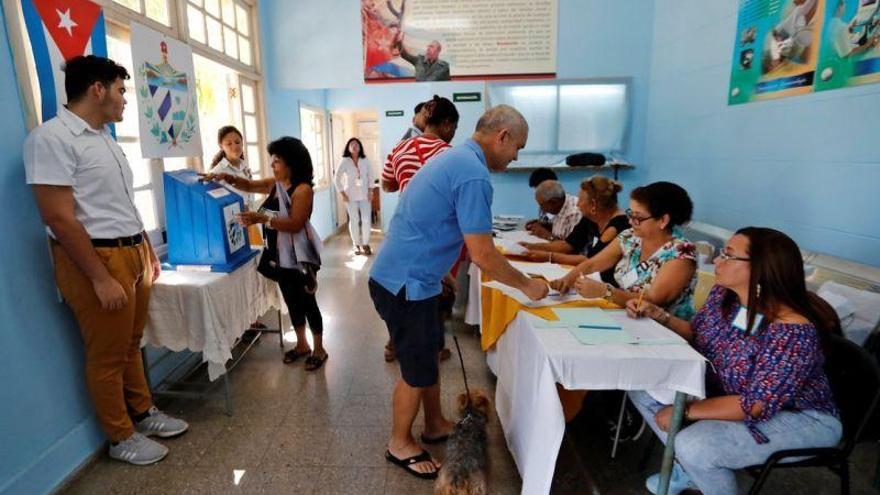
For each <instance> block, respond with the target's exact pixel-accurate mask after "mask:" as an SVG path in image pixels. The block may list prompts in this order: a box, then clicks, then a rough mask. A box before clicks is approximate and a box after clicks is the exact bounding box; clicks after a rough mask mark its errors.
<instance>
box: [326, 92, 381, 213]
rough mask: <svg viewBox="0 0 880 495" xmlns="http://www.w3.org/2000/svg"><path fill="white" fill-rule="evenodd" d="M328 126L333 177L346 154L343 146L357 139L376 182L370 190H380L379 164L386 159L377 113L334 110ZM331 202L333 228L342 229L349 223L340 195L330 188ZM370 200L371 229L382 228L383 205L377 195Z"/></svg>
mask: <svg viewBox="0 0 880 495" xmlns="http://www.w3.org/2000/svg"><path fill="white" fill-rule="evenodd" d="M330 123H331V139H332V147H331V149H332V150H333V157H334V158H333V160H332V164H333V174H334V176H335V174H336V168H337V167H338V166H339V163H340V161H341V160H342V153H343V152H344V151H345V144H346V143H347V142H348V140H349V139H351V138H353V137H356V138H358V139H360V141H361V143H362V144H363V145H364V154H365V155H366V156H367V159H368V160H369V161H370V168H371V170H372V172H373V177H375V178H376V181H375V182H374V184H373V187H375V188H379V187H380V180H379V179H380V177H381V174H382V164H383V163H384V162H385V157H384V156H381V151H380V150H381V149H382V148H381V140H380V139H381V137H380V128H379V114H378V113H377V112H376V110H371V109H361V110H335V111H333V112H331V114H330ZM333 190H334V194H333V201H334V203H335V207H334V211H335V212H336V225H337V227H339V228H341V227H342V226H343V225H345V223H346V222H347V221H348V212H347V211H346V209H345V204H344V203H343V201H342V195H341V194H340V193H339V191H336V187H335V186H333ZM374 196H375V199H374V200H373V226H374V228H376V227H377V226H381V225H382V223H381V220H382V217H381V212H382V205H381V203H380V196H381V195H380V194H375V195H374Z"/></svg>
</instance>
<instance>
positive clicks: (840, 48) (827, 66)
mask: <svg viewBox="0 0 880 495" xmlns="http://www.w3.org/2000/svg"><path fill="white" fill-rule="evenodd" d="M827 2H828V3H827V4H826V6H825V27H824V29H823V33H822V50H821V52H820V54H819V63H818V67H817V69H816V72H817V74H818V78H817V79H816V91H824V90H829V89H837V88H845V87H849V86H856V85H860V84H869V83H875V82H878V81H880V0H827Z"/></svg>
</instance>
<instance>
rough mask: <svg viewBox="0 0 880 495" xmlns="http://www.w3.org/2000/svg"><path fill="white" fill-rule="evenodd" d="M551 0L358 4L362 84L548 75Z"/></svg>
mask: <svg viewBox="0 0 880 495" xmlns="http://www.w3.org/2000/svg"><path fill="white" fill-rule="evenodd" d="M557 12H558V6H557V0H361V21H362V37H363V47H364V80H365V81H366V82H368V83H375V82H404V81H405V82H411V81H448V80H455V79H483V78H492V77H522V76H528V77H553V76H554V75H555V74H556V46H557V28H556V25H557Z"/></svg>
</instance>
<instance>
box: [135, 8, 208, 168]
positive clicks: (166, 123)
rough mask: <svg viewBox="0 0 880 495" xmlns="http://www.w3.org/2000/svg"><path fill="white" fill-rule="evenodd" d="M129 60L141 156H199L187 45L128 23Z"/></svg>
mask: <svg viewBox="0 0 880 495" xmlns="http://www.w3.org/2000/svg"><path fill="white" fill-rule="evenodd" d="M131 58H132V67H133V70H134V74H132V78H133V79H134V83H135V92H136V93H137V95H136V96H137V101H138V126H139V131H140V142H141V153H142V154H143V156H144V158H165V157H174V156H201V155H202V139H201V136H200V134H199V112H198V109H197V107H196V103H197V99H196V78H195V70H194V69H193V58H192V50H191V49H190V47H189V46H187V45H185V44H183V43H181V42H180V41H177V40H176V39H174V38H170V37H168V36H165V35H164V34H162V33H160V32H158V31H154V30H152V29H150V28H148V27H146V26H142V25H140V24H138V23H136V22H132V23H131Z"/></svg>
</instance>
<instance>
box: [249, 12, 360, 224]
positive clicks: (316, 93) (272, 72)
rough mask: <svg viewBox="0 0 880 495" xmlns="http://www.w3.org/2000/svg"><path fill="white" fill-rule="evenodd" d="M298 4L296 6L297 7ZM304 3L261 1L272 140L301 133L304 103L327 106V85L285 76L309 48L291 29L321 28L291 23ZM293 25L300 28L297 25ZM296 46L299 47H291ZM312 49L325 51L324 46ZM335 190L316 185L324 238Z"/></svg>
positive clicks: (316, 220)
mask: <svg viewBox="0 0 880 495" xmlns="http://www.w3.org/2000/svg"><path fill="white" fill-rule="evenodd" d="M294 7H296V8H295V9H294ZM300 7H301V6H300V5H299V4H297V5H294V4H293V3H292V2H286V1H283V0H268V1H264V2H260V4H259V16H260V26H261V30H260V36H262V43H263V46H262V50H263V68H264V69H263V73H264V75H265V79H264V81H263V91H264V94H265V103H266V114H267V115H266V121H267V122H268V126H269V128H268V140H269V141H271V140H273V139H277V138H279V137H281V136H294V137H297V138H298V137H301V134H300V120H299V107H300V105H309V106H312V107H318V108H326V107H327V102H326V91H324V90H323V89H313V90H302V89H292V88H293V87H294V86H292V85H291V84H292V81H291V80H290V79H289V78H288V79H283V78H284V77H285V75H287V76H289V74H290V71H288V70H286V69H287V68H288V67H290V65H291V62H290V59H291V57H295V56H296V54H301V53H304V52H306V50H302V49H300V47H302V46H304V45H303V43H300V42H296V41H294V42H291V40H289V39H288V36H289V35H290V34H291V33H297V34H302V33H308V32H311V30H313V29H319V28H320V23H315V22H303V23H301V24H293V23H291V18H290V14H291V11H293V10H296V11H297V12H302V11H301V10H300ZM355 10H356V9H355ZM357 12H359V11H357ZM293 26H296V28H295V29H294V28H293ZM293 47H296V49H291V48H293ZM312 51H314V52H316V53H322V54H323V53H324V52H322V51H321V50H312ZM322 56H323V55H322ZM293 82H295V81H293ZM331 193H332V190H331V188H330V187H324V188H318V189H316V191H315V198H314V205H313V207H312V219H311V221H312V225H314V227H315V229H316V230H317V231H318V233H319V234H320V235H321V237H324V238H326V237H327V236H329V235H330V234H332V233H333V232H335V231H336V223H335V220H334V218H333V204H332V198H331Z"/></svg>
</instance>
